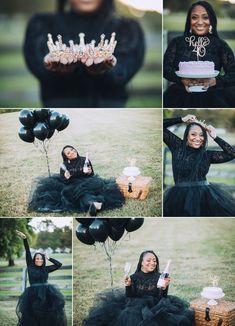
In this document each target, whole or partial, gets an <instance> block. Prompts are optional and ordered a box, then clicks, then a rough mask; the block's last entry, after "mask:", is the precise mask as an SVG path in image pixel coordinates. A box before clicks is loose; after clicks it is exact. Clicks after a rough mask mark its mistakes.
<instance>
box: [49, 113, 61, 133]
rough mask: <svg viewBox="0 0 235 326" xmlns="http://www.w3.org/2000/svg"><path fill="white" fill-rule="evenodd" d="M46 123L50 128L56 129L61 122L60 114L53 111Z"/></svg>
mask: <svg viewBox="0 0 235 326" xmlns="http://www.w3.org/2000/svg"><path fill="white" fill-rule="evenodd" d="M48 124H49V127H50V128H51V129H57V128H59V127H60V125H61V124H62V114H60V113H59V112H56V111H53V112H52V113H51V115H50V117H49V119H48Z"/></svg>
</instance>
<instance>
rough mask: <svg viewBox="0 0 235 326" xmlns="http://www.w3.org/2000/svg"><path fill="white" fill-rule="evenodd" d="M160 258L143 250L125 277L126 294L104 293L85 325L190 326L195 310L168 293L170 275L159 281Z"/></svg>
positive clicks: (149, 251)
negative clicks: (136, 262) (133, 269)
mask: <svg viewBox="0 0 235 326" xmlns="http://www.w3.org/2000/svg"><path fill="white" fill-rule="evenodd" d="M160 275H161V273H160V272H159V260H158V257H157V255H156V254H155V253H154V251H152V250H147V251H144V252H142V253H141V255H140V258H139V262H138V264H137V268H136V271H135V273H134V274H132V275H131V276H125V277H124V284H125V287H126V290H125V292H126V295H125V296H124V295H123V294H118V293H113V292H111V293H107V292H106V293H105V295H104V294H102V296H101V300H100V302H98V304H97V306H96V307H93V308H92V309H91V310H90V313H89V316H88V317H87V318H86V319H85V320H84V322H83V325H84V326H95V325H103V326H111V325H112V326H123V325H128V326H137V325H146V326H147V325H151V326H154V325H156V326H158V325H164V326H174V325H175V326H176V325H178V326H190V325H194V312H193V310H189V309H188V308H187V306H188V305H187V304H186V303H185V302H183V301H182V300H181V299H179V298H177V297H175V296H168V294H167V293H168V287H169V283H170V278H169V277H167V278H165V279H164V281H163V284H162V285H161V286H160V285H159V283H158V281H159V277H160Z"/></svg>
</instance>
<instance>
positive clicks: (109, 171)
mask: <svg viewBox="0 0 235 326" xmlns="http://www.w3.org/2000/svg"><path fill="white" fill-rule="evenodd" d="M60 112H64V113H67V114H68V115H69V117H70V121H71V123H70V125H69V126H68V128H67V129H65V130H64V131H62V132H60V133H58V134H56V135H55V136H53V137H52V143H51V145H50V150H49V157H50V166H51V171H52V173H58V171H59V165H60V163H61V160H62V158H61V154H60V153H61V149H62V148H63V146H64V145H66V144H71V145H74V146H75V147H77V148H78V150H79V152H80V153H81V155H84V153H85V152H86V151H89V152H90V153H91V154H90V156H91V160H92V163H93V166H94V169H95V172H96V173H98V174H99V175H100V176H102V177H104V178H109V177H117V176H119V175H120V174H122V171H123V168H124V167H126V166H127V165H128V159H129V158H136V160H137V166H138V167H139V169H140V171H141V174H142V175H146V176H151V177H152V178H153V182H152V185H151V189H150V193H149V196H148V197H147V199H146V200H143V201H139V200H135V199H129V200H127V201H126V204H125V205H124V206H123V208H121V209H116V210H113V211H104V212H101V214H100V215H101V216H107V215H108V216H161V203H162V196H161V181H162V178H161V175H162V155H161V138H162V136H161V135H162V126H161V125H162V123H161V110H151V109H144V110H141V109H135V110H134V109H130V110H125V109H123V110H103V109H101V110H93V109H87V110H84V109H70V110H69V109H64V110H63V109H61V110H60ZM0 124H1V130H0V139H1V140H0V151H1V169H2V182H1V185H0V194H1V198H0V207H1V209H0V216H35V215H36V216H39V215H41V214H39V213H38V214H36V213H35V212H32V213H29V212H28V211H27V202H28V197H29V193H30V191H31V186H32V182H33V180H34V179H35V178H36V177H38V176H42V175H47V168H46V162H45V157H44V156H43V155H42V154H41V152H40V151H39V149H37V148H35V146H34V145H33V144H29V143H25V142H23V141H21V140H20V139H19V137H18V135H17V130H18V128H19V126H20V123H19V121H18V113H17V112H13V113H3V114H1V115H0ZM19 188H20V191H19ZM54 215H55V214H50V216H54ZM57 215H58V214H57ZM61 215H62V216H63V215H66V213H64V214H60V215H59V216H61ZM74 215H75V216H76V215H77V214H74ZM82 215H86V214H82Z"/></svg>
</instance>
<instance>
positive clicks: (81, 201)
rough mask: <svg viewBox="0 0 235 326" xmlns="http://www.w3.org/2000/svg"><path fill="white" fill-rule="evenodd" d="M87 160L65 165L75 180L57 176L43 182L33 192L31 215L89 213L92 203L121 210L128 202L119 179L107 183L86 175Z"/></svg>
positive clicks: (37, 183) (30, 204) (105, 180)
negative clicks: (36, 212)
mask: <svg viewBox="0 0 235 326" xmlns="http://www.w3.org/2000/svg"><path fill="white" fill-rule="evenodd" d="M85 159H86V158H85V157H83V156H79V155H78V157H77V158H76V159H75V160H70V161H65V162H64V164H65V166H66V169H67V170H68V171H69V173H70V175H71V177H70V178H69V179H66V178H65V177H64V170H62V169H61V170H60V175H58V174H55V175H53V176H51V177H47V178H39V179H38V180H37V182H36V184H35V186H34V189H33V190H32V196H31V199H30V202H29V210H30V211H38V212H45V213H46V212H54V213H58V212H87V211H88V209H89V207H90V205H91V203H93V202H100V203H102V210H105V209H114V208H120V207H122V205H123V204H124V202H125V200H124V197H123V195H122V193H121V191H120V190H119V188H118V185H117V184H116V181H115V179H103V178H100V177H99V176H98V175H94V171H93V167H92V164H91V162H90V166H91V168H92V173H91V174H89V175H88V174H85V173H83V166H84V163H85Z"/></svg>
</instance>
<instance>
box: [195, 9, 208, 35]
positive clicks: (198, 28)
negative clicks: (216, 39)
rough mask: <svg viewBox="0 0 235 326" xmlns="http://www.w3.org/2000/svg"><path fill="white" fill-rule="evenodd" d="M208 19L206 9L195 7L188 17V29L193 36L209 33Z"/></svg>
mask: <svg viewBox="0 0 235 326" xmlns="http://www.w3.org/2000/svg"><path fill="white" fill-rule="evenodd" d="M210 24H211V23H210V18H209V15H208V13H207V11H206V9H205V8H204V7H202V6H195V7H194V8H193V9H192V12H191V17H190V27H191V30H192V32H193V33H194V34H196V35H198V36H203V35H205V34H207V33H208V32H209V27H210Z"/></svg>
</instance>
